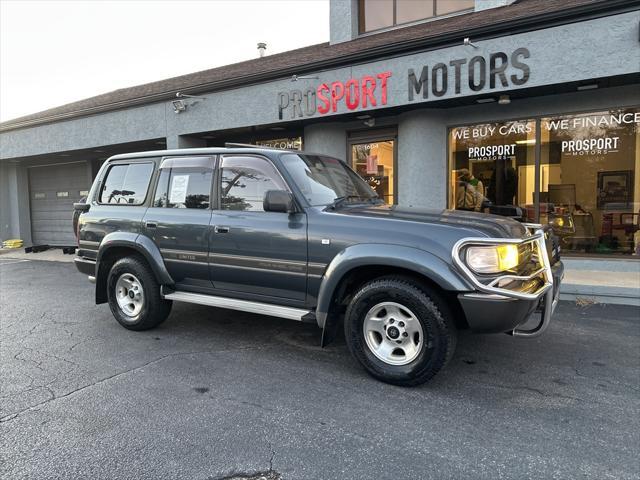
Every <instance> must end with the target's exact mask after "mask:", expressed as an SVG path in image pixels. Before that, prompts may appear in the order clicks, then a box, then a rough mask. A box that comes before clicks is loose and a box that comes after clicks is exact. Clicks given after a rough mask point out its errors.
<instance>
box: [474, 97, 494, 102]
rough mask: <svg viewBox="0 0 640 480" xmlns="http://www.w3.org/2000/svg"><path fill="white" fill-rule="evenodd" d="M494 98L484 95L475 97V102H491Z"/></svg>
mask: <svg viewBox="0 0 640 480" xmlns="http://www.w3.org/2000/svg"><path fill="white" fill-rule="evenodd" d="M495 101H496V99H495V98H493V97H485V98H478V99H476V103H493V102H495Z"/></svg>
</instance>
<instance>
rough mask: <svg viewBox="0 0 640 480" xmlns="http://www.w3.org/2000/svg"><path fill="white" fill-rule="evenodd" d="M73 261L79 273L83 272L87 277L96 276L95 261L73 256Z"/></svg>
mask: <svg viewBox="0 0 640 480" xmlns="http://www.w3.org/2000/svg"><path fill="white" fill-rule="evenodd" d="M73 263H75V265H76V268H77V269H78V271H79V272H80V273H84V274H85V275H88V276H89V279H91V278H95V276H96V262H95V260H91V259H88V258H84V257H75V258H74V259H73Z"/></svg>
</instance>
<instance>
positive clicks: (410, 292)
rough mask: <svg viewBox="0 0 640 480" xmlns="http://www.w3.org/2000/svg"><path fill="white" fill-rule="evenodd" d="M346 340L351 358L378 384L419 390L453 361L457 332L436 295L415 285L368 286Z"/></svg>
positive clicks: (400, 281) (357, 299)
mask: <svg viewBox="0 0 640 480" xmlns="http://www.w3.org/2000/svg"><path fill="white" fill-rule="evenodd" d="M344 329H345V338H346V340H347V345H348V347H349V350H350V351H351V354H352V355H353V356H354V357H355V358H356V360H358V361H359V362H360V363H361V364H362V366H364V368H365V369H366V370H367V371H368V372H369V373H370V374H371V375H372V376H374V377H375V378H377V379H379V380H382V381H383V382H387V383H392V384H395V385H403V386H415V385H420V384H422V383H424V382H427V381H428V380H430V379H431V378H432V377H433V376H434V375H436V374H437V373H438V372H439V371H440V370H441V369H442V368H443V367H444V366H445V365H446V364H447V362H448V361H449V360H450V359H451V357H452V356H453V352H454V350H455V345H456V329H455V326H454V323H453V319H452V318H451V314H450V312H449V311H448V309H446V307H445V304H444V303H443V302H442V301H441V300H440V298H439V297H438V296H437V294H436V293H435V292H431V291H429V290H428V289H427V288H425V287H424V286H421V285H420V284H419V283H418V282H415V281H414V280H412V279H409V278H404V277H386V278H380V279H377V280H373V281H371V282H368V283H366V284H365V285H364V286H362V287H361V288H360V290H358V292H357V293H356V294H355V295H354V297H353V299H352V300H351V302H350V303H349V306H348V307H347V312H346V316H345V322H344Z"/></svg>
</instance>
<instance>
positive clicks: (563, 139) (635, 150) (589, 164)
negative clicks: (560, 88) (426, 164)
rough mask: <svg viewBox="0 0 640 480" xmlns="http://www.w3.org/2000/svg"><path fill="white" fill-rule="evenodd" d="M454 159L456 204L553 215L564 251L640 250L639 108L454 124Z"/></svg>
mask: <svg viewBox="0 0 640 480" xmlns="http://www.w3.org/2000/svg"><path fill="white" fill-rule="evenodd" d="M537 128H539V129H540V150H539V158H538V159H537V160H536V129H537ZM449 164H450V176H449V200H448V203H449V208H455V209H463V210H474V211H482V212H487V213H495V214H499V215H506V216H512V217H514V218H518V219H519V220H522V221H529V222H540V223H548V224H550V225H551V227H552V228H553V231H554V233H555V234H556V235H557V236H558V237H559V238H560V240H561V246H562V248H563V251H564V252H565V253H566V252H570V253H576V254H594V253H595V254H635V255H639V254H640V231H639V230H640V179H639V178H638V175H639V174H640V173H639V172H640V110H639V109H637V108H627V109H611V110H608V111H602V112H591V113H582V114H575V115H559V116H553V117H544V118H540V119H538V120H516V121H512V122H501V123H486V124H479V125H470V126H463V127H456V128H452V129H451V130H450V131H449ZM537 165H539V168H538V175H539V178H540V183H539V185H538V188H537V189H536V185H535V182H536V180H535V177H536V168H537V167H536V166H537ZM536 195H537V196H538V199H539V201H538V203H537V204H536V203H535V202H536ZM515 207H519V209H517V208H515Z"/></svg>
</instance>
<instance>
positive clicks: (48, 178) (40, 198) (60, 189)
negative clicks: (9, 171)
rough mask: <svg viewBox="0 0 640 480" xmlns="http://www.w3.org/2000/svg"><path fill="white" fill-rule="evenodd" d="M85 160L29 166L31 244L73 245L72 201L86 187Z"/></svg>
mask: <svg viewBox="0 0 640 480" xmlns="http://www.w3.org/2000/svg"><path fill="white" fill-rule="evenodd" d="M88 171H89V165H88V163H87V162H77V163H67V164H61V165H51V166H46V167H30V168H29V194H30V204H31V237H32V240H33V244H34V245H45V244H46V245H75V243H76V239H75V235H74V233H73V227H72V225H71V223H72V220H71V217H72V215H73V203H74V202H78V201H79V200H80V198H81V197H82V196H85V195H86V194H87V190H89V173H88Z"/></svg>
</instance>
